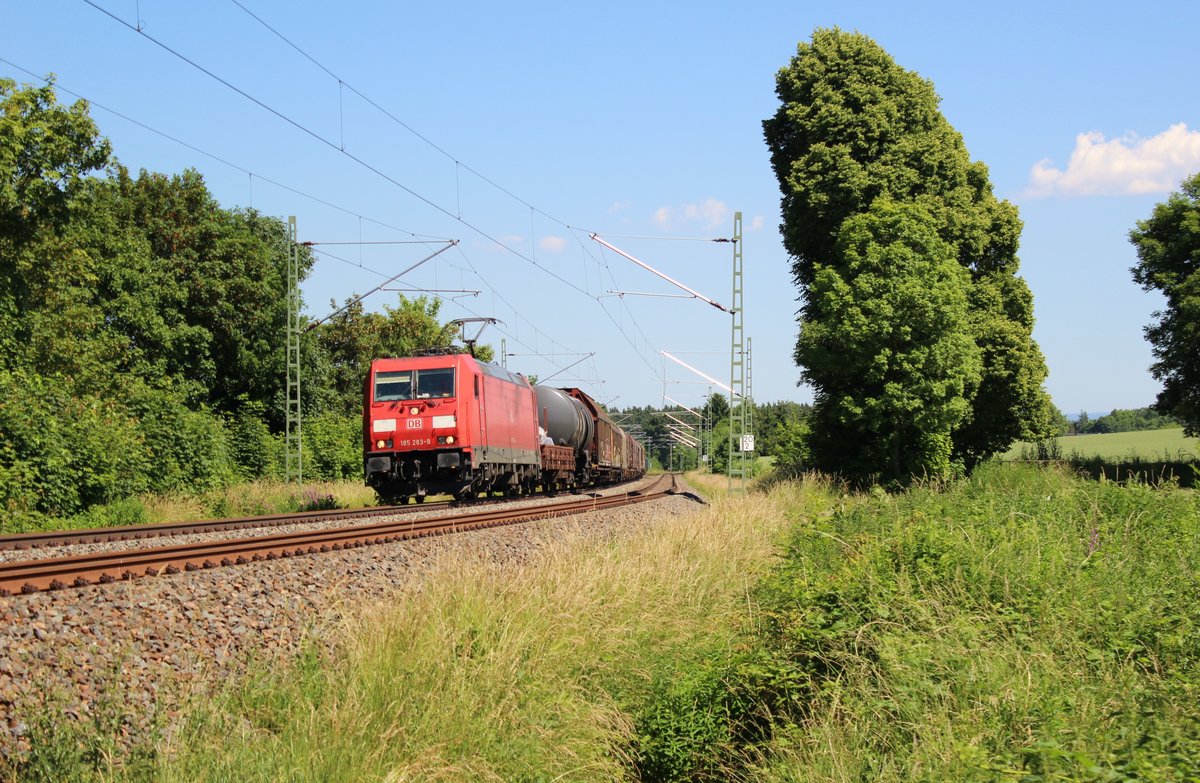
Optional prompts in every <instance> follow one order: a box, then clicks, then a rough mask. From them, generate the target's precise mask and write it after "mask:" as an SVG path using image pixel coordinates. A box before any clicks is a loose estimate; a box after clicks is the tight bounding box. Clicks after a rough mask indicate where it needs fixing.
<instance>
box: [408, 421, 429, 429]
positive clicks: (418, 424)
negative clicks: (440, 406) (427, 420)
mask: <svg viewBox="0 0 1200 783" xmlns="http://www.w3.org/2000/svg"><path fill="white" fill-rule="evenodd" d="M404 425H405V426H406V427H408V428H409V429H410V430H419V429H421V427H423V426H425V425H424V420H423V419H409V420H408V421H406V422H405V423H404Z"/></svg>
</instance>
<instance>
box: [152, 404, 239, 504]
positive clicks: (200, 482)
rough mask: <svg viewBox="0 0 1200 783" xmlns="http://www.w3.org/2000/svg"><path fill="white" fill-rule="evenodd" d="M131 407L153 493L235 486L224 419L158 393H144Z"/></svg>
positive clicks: (232, 462)
mask: <svg viewBox="0 0 1200 783" xmlns="http://www.w3.org/2000/svg"><path fill="white" fill-rule="evenodd" d="M129 408H130V410H131V411H132V412H133V413H134V414H135V415H136V416H137V417H138V429H139V430H140V431H141V433H142V438H143V440H144V442H145V444H146V450H147V452H148V459H147V462H148V468H149V478H150V487H149V489H150V490H151V491H154V492H167V491H184V492H203V491H205V490H209V489H216V488H219V487H223V486H228V485H229V484H231V483H232V482H233V481H234V478H235V476H236V467H235V464H234V461H233V456H232V448H231V445H230V437H229V433H228V431H227V430H226V429H225V426H224V425H223V424H222V422H221V419H220V418H219V417H217V416H215V415H214V414H212V413H210V412H208V411H206V410H191V409H189V408H187V407H186V406H185V405H184V404H183V403H182V402H181V401H179V400H178V399H175V398H174V397H172V396H171V395H170V394H169V393H167V392H163V391H159V390H156V389H142V390H139V391H138V392H137V393H136V394H135V395H133V396H132V399H131V400H130V402H129Z"/></svg>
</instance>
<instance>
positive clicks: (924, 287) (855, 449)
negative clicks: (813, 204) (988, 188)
mask: <svg viewBox="0 0 1200 783" xmlns="http://www.w3.org/2000/svg"><path fill="white" fill-rule="evenodd" d="M836 252H837V256H838V258H839V260H840V263H839V264H837V265H824V264H817V265H815V267H814V271H815V274H814V278H813V282H812V285H811V286H810V287H809V290H808V299H809V302H810V304H811V307H810V308H809V310H808V313H809V315H808V317H805V318H804V319H802V320H801V324H800V339H799V341H798V342H797V344H796V361H797V363H798V364H800V365H801V366H802V367H804V368H805V373H804V377H805V379H806V380H809V381H811V382H813V384H814V386H815V387H816V389H817V399H816V408H815V412H814V415H813V417H812V434H811V440H810V448H811V450H812V458H813V460H814V461H815V462H816V463H817V464H818V465H821V466H822V467H823V468H825V469H826V470H831V471H834V472H838V473H842V474H845V475H850V476H868V475H871V474H874V473H880V474H882V477H883V478H885V479H886V480H892V481H904V480H906V479H908V478H909V477H911V476H914V475H916V476H930V477H933V478H944V477H946V476H948V475H949V474H950V472H951V465H950V459H951V440H950V435H951V432H952V431H953V429H954V428H955V427H956V426H957V425H958V424H959V422H961V421H962V420H963V419H964V418H965V417H966V415H967V413H968V406H967V402H966V396H967V394H968V393H969V390H971V389H973V388H974V387H975V386H976V385H978V383H979V372H980V359H979V350H978V348H977V347H976V345H975V344H974V342H972V341H971V339H970V337H969V335H968V333H967V330H966V329H965V325H966V323H967V318H968V316H967V297H966V291H965V289H966V280H967V272H966V270H964V269H963V268H962V267H961V266H959V264H958V263H957V262H956V261H955V259H954V257H953V254H952V249H951V247H950V246H949V245H948V244H947V243H946V242H944V241H943V240H942V239H941V238H939V236H938V234H937V231H936V222H935V221H934V219H933V217H932V216H931V215H930V214H929V212H928V211H927V210H925V209H923V208H922V207H918V206H911V205H900V204H895V203H893V202H890V201H886V200H883V199H880V200H877V201H876V202H875V203H874V204H873V205H872V207H871V208H870V210H869V211H868V212H866V213H864V214H862V215H857V216H854V217H851V218H848V219H847V220H846V221H845V222H844V223H843V224H842V230H841V232H840V235H839V242H838V246H837V251H836ZM817 314H819V315H817ZM848 431H853V432H855V433H856V435H857V437H855V438H847V437H846V433H847V432H848Z"/></svg>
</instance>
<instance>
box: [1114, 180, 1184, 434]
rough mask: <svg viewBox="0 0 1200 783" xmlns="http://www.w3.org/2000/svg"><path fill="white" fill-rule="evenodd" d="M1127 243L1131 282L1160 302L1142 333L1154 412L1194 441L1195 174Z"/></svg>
mask: <svg viewBox="0 0 1200 783" xmlns="http://www.w3.org/2000/svg"><path fill="white" fill-rule="evenodd" d="M1129 239H1130V241H1131V242H1133V244H1134V246H1135V247H1136V248H1137V254H1138V263H1137V265H1136V266H1135V267H1133V269H1132V270H1131V271H1132V272H1133V279H1134V281H1135V282H1136V283H1138V285H1140V286H1142V288H1143V289H1145V290H1147V291H1151V290H1155V291H1158V292H1159V293H1161V294H1162V295H1163V296H1164V297H1165V298H1166V306H1165V307H1164V308H1163V309H1162V310H1160V311H1158V312H1156V313H1155V314H1154V315H1155V318H1157V319H1158V321H1157V323H1153V324H1151V325H1149V326H1147V327H1146V339H1147V340H1149V341H1150V345H1151V346H1152V347H1153V350H1154V358H1155V362H1154V364H1153V365H1151V367H1150V371H1151V372H1152V373H1153V374H1154V377H1155V378H1157V379H1158V380H1159V381H1161V382H1162V385H1163V389H1162V391H1161V392H1159V394H1158V399H1157V400H1156V401H1155V405H1154V407H1155V409H1156V410H1158V411H1159V412H1160V413H1163V414H1167V415H1170V416H1174V417H1175V418H1177V419H1179V420H1180V421H1181V422H1182V423H1183V426H1184V431H1185V432H1186V433H1187V434H1188V435H1190V436H1192V437H1196V436H1200V174H1195V175H1193V176H1192V177H1190V178H1188V179H1187V180H1185V181H1184V182H1183V186H1182V187H1181V188H1180V191H1179V192H1178V193H1173V194H1172V195H1171V197H1170V198H1168V199H1167V201H1166V202H1165V203H1162V204H1159V205H1157V206H1156V207H1155V208H1154V214H1153V215H1151V217H1150V218H1149V219H1148V220H1139V221H1138V224H1137V228H1135V229H1134V230H1133V231H1131V232H1130V233H1129Z"/></svg>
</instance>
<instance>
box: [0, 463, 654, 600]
mask: <svg viewBox="0 0 1200 783" xmlns="http://www.w3.org/2000/svg"><path fill="white" fill-rule="evenodd" d="M664 484H666V485H667V486H666V487H663V485H664ZM676 492H677V489H676V478H675V476H674V475H672V474H666V475H664V476H663V477H662V478H660V479H659V480H658V481H656V482H655V483H654V484H653V485H652V486H651V487H650V488H649V489H647V490H645V491H633V492H628V493H625V494H623V495H612V496H608V497H600V496H591V497H588V498H584V499H581V500H575V501H569V502H566V503H555V504H552V505H543V506H536V507H533V508H528V507H527V508H521V509H511V508H499V509H491V510H487V511H480V512H476V513H473V514H463V515H455V516H450V517H437V518H428V519H419V520H392V521H386V522H380V523H377V524H373V525H358V526H354V527H349V528H336V529H332V530H309V531H302V532H297V533H279V534H275V535H270V536H256V537H252V538H234V539H224V540H221V541H207V542H199V543H190V544H181V545H179V546H170V547H154V548H150V549H134V550H123V551H119V552H96V553H90V554H84V555H77V556H69V557H55V558H45V559H42V560H24V561H17V562H11V563H2V564H0V595H12V594H14V593H32V592H37V591H39V590H47V589H50V590H56V589H62V588H65V587H83V586H86V585H89V584H93V583H100V584H107V583H110V582H115V581H118V580H128V579H134V578H137V577H141V576H157V575H159V574H163V573H166V574H175V573H179V572H180V571H195V570H200V569H206V568H215V567H217V566H227V565H235V564H243V563H248V562H258V561H263V560H274V559H277V558H280V557H289V556H295V555H303V554H313V553H318V552H329V551H340V550H344V549H350V548H357V547H361V546H366V545H370V544H384V543H391V542H394V541H403V540H406V539H411V538H419V537H424V536H432V535H442V534H446V533H457V532H464V531H468V530H478V529H482V528H488V527H497V526H500V525H508V524H513V523H516V522H528V521H533V520H538V519H548V518H552V517H558V516H565V515H568V514H575V513H581V512H585V511H592V510H598V509H602V508H612V507H617V506H623V505H630V504H634V503H641V502H645V501H647V500H654V499H657V498H660V497H663V496H665V495H669V494H676Z"/></svg>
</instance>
